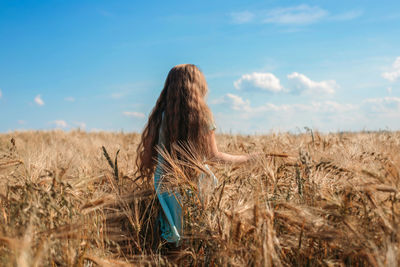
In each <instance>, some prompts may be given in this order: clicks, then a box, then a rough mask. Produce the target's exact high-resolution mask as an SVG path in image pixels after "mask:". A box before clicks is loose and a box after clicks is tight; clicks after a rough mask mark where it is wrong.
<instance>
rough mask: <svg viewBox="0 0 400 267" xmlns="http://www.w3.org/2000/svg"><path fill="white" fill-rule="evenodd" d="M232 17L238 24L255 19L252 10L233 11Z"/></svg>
mask: <svg viewBox="0 0 400 267" xmlns="http://www.w3.org/2000/svg"><path fill="white" fill-rule="evenodd" d="M231 18H232V21H233V22H234V23H237V24H242V23H247V22H250V21H252V20H253V19H254V13H252V12H250V11H243V12H232V13H231Z"/></svg>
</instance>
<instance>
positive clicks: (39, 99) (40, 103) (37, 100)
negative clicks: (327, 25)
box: [34, 95, 44, 106]
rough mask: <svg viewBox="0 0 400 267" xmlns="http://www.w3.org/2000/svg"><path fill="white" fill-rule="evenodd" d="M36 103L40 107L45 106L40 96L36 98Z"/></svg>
mask: <svg viewBox="0 0 400 267" xmlns="http://www.w3.org/2000/svg"><path fill="white" fill-rule="evenodd" d="M34 101H35V103H36V104H37V105H39V106H43V105H44V101H43V100H42V97H41V96H40V95H37V96H36V97H35V99H34Z"/></svg>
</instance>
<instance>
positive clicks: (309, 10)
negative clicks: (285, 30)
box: [263, 5, 328, 25]
mask: <svg viewBox="0 0 400 267" xmlns="http://www.w3.org/2000/svg"><path fill="white" fill-rule="evenodd" d="M327 15H328V12H327V11H326V10H324V9H322V8H320V7H317V6H314V7H312V6H308V5H299V6H292V7H286V8H275V9H272V10H270V11H268V12H267V14H266V17H265V19H264V20H263V22H264V23H273V24H297V25H304V24H310V23H314V22H316V21H319V20H321V19H322V18H324V17H326V16H327Z"/></svg>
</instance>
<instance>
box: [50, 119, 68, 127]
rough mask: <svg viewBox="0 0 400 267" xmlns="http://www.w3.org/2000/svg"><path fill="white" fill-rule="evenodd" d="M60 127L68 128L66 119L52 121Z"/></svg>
mask: <svg viewBox="0 0 400 267" xmlns="http://www.w3.org/2000/svg"><path fill="white" fill-rule="evenodd" d="M51 123H52V124H54V125H55V126H56V127H58V128H67V127H68V124H67V123H66V122H65V121H64V120H55V121H52V122H51Z"/></svg>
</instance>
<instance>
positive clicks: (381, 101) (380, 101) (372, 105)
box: [363, 97, 400, 115]
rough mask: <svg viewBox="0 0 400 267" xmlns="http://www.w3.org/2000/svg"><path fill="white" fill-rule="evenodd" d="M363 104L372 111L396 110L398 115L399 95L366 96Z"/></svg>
mask: <svg viewBox="0 0 400 267" xmlns="http://www.w3.org/2000/svg"><path fill="white" fill-rule="evenodd" d="M363 104H364V107H366V108H367V109H368V110H369V111H372V112H374V113H391V112H396V113H398V114H399V115H400V97H382V98H368V99H365V100H364V101H363Z"/></svg>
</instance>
